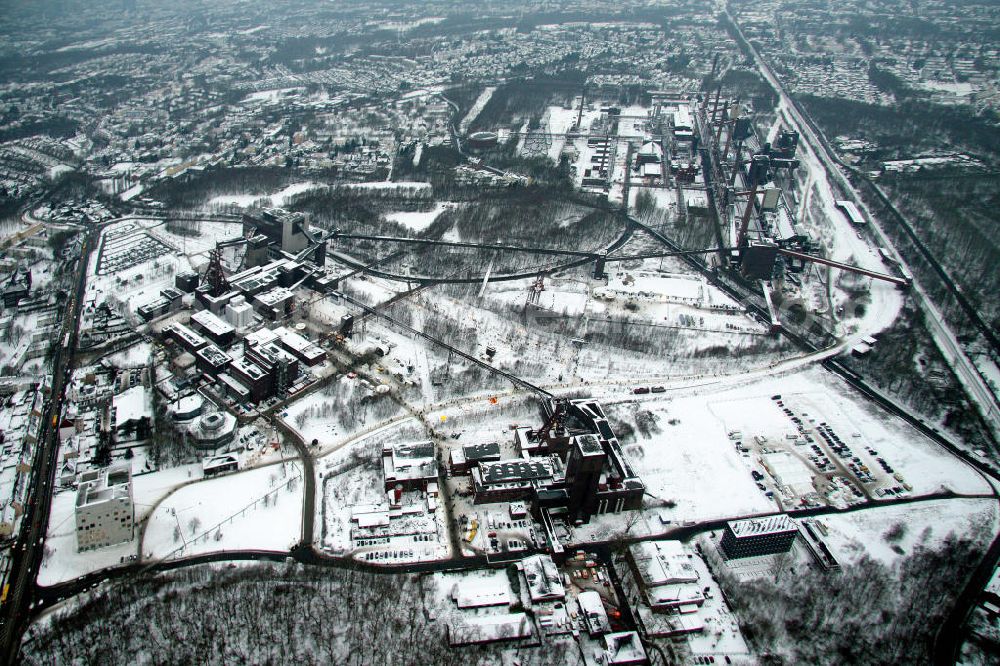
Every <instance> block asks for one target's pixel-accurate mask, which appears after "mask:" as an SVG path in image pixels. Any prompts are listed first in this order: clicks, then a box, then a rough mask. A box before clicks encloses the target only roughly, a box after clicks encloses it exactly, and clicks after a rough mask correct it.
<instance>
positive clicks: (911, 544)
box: [818, 499, 1000, 566]
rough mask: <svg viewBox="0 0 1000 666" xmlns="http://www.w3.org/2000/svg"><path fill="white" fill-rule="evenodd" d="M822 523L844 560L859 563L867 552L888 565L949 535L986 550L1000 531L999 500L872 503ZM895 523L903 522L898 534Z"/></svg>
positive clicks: (827, 539)
mask: <svg viewBox="0 0 1000 666" xmlns="http://www.w3.org/2000/svg"><path fill="white" fill-rule="evenodd" d="M818 521H819V522H820V523H822V524H823V526H825V527H826V529H827V531H828V533H827V535H826V536H824V537H823V540H824V541H826V544H827V545H828V546H829V547H830V550H831V551H833V554H834V555H835V556H836V557H837V558H838V559H839V560H841V562H856V561H858V560H859V559H860V558H861V557H862V556H865V555H868V556H870V557H872V558H874V559H876V560H879V561H881V562H884V563H885V564H888V565H890V566H891V565H892V564H894V563H895V562H897V561H898V560H899V559H900V558H901V557H902V556H903V555H909V554H910V553H912V552H913V550H914V549H915V548H916V547H918V546H926V547H928V548H934V547H937V546H940V545H941V544H942V543H943V542H944V540H945V539H946V538H947V537H948V535H949V534H954V535H956V536H959V537H966V538H972V539H974V540H975V541H976V542H977V543H979V545H980V546H981V547H983V548H986V547H987V546H988V545H989V543H990V541H992V539H993V537H994V536H995V535H996V533H997V530H998V529H1000V514H998V509H997V503H996V501H995V500H991V499H946V500H933V501H927V502H919V503H914V504H904V505H897V506H884V507H873V508H868V509H864V510H862V511H854V512H851V513H844V514H839V515H832V516H823V517H822V518H819V519H818ZM896 525H901V526H902V530H901V534H899V536H898V538H897V536H896V535H895V534H894V533H892V532H890V530H892V529H893V527H894V526H896ZM896 529H897V530H899V528H896ZM894 546H895V547H896V548H897V549H896V550H894Z"/></svg>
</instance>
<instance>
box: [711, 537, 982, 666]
mask: <svg viewBox="0 0 1000 666" xmlns="http://www.w3.org/2000/svg"><path fill="white" fill-rule="evenodd" d="M891 537H892V535H891V534H888V533H887V535H886V536H885V537H884V538H886V539H887V540H890V539H891ZM979 556H980V549H979V547H978V546H977V545H976V544H975V543H974V542H973V541H972V540H970V539H967V538H960V537H956V536H954V535H951V536H949V537H948V538H947V539H946V540H945V542H944V543H943V544H942V545H941V546H940V547H937V548H934V547H927V546H923V545H918V546H917V547H916V549H915V550H914V551H913V552H912V553H911V554H910V555H909V556H907V557H905V558H903V559H901V560H900V561H899V562H898V563H897V564H896V565H894V566H888V565H886V564H883V563H881V562H878V561H876V560H872V559H868V558H864V559H862V560H861V561H859V562H857V563H856V564H848V565H846V566H844V567H843V569H841V570H840V571H833V572H823V571H819V570H817V569H815V568H808V569H807V568H803V567H798V568H797V570H796V571H795V572H794V574H791V573H785V574H783V575H782V576H780V577H779V578H778V579H777V580H773V579H759V580H756V581H752V582H739V581H737V580H735V578H733V576H732V574H727V572H720V573H721V574H722V583H723V589H724V590H725V593H726V599H727V601H728V602H729V604H730V606H731V607H732V609H733V611H735V613H736V615H737V617H738V618H739V621H740V626H741V629H742V630H743V635H744V637H745V638H746V639H747V640H748V642H749V643H750V645H751V647H752V649H753V650H754V652H756V653H757V654H759V655H762V656H764V658H765V659H766V661H764V662H763V663H768V664H814V665H817V666H820V665H825V664H929V663H931V662H932V661H933V660H932V655H933V647H934V638H935V634H936V632H937V629H938V627H940V626H941V623H942V621H943V620H944V619H945V617H946V616H947V614H948V612H949V611H950V610H951V609H952V607H953V605H954V603H955V601H956V599H957V596H958V594H959V592H960V591H961V590H962V587H963V585H964V582H965V580H966V579H967V578H968V576H969V575H970V574H971V573H972V571H973V569H974V568H975V566H976V565H977V564H978V561H979Z"/></svg>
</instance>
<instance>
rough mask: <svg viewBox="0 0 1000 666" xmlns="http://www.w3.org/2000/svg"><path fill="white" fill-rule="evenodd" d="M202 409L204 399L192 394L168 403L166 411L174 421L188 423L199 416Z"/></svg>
mask: <svg viewBox="0 0 1000 666" xmlns="http://www.w3.org/2000/svg"><path fill="white" fill-rule="evenodd" d="M204 408H205V399H204V398H202V397H201V396H200V395H198V394H197V393H192V394H191V395H186V396H184V397H183V398H179V399H178V400H175V401H174V402H172V403H170V406H169V407H168V408H167V409H168V410H169V412H170V414H171V415H172V416H173V417H174V420H175V421H190V420H191V419H193V418H195V417H196V416H199V415H200V414H201V413H202V411H203V410H204Z"/></svg>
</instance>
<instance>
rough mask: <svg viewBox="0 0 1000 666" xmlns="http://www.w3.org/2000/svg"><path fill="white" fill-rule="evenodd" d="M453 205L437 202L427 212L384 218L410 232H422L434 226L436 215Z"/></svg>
mask: <svg viewBox="0 0 1000 666" xmlns="http://www.w3.org/2000/svg"><path fill="white" fill-rule="evenodd" d="M454 205H455V204H453V203H450V202H447V201H438V202H436V203H435V204H434V208H432V209H431V210H428V211H402V212H395V213H389V214H387V215H386V216H385V218H386V219H387V220H389V221H390V222H396V223H397V224H402V225H403V226H404V227H406V228H407V229H410V230H411V231H423V230H424V229H426V228H427V227H429V226H431V225H432V224H434V220H436V219H437V218H438V215H440V214H441V213H443V212H444V211H446V210H447V209H449V208H452V207H453V206H454Z"/></svg>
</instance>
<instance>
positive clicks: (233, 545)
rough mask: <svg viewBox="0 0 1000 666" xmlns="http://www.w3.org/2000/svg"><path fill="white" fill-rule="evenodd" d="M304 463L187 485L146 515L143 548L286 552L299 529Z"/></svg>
mask: <svg viewBox="0 0 1000 666" xmlns="http://www.w3.org/2000/svg"><path fill="white" fill-rule="evenodd" d="M302 488H303V482H302V466H301V465H299V464H298V463H294V462H287V463H283V464H280V465H270V466H268V467H261V468H257V469H254V470H250V471H246V472H240V473H236V474H230V475H227V476H222V477H220V478H217V479H211V480H205V481H202V482H200V483H193V484H191V485H188V486H185V487H183V488H181V489H180V490H178V491H177V492H175V493H173V494H172V495H170V496H169V497H168V498H167V499H165V500H164V501H163V502H161V503H160V505H159V506H158V507H157V508H156V511H155V512H154V513H153V515H152V516H151V517H150V519H149V524H148V525H147V526H146V532H145V536H144V538H143V544H142V550H143V554H144V555H145V557H147V558H157V559H160V558H164V559H165V558H171V557H186V556H190V555H200V554H203V553H216V552H223V551H232V550H271V551H286V550H288V549H289V548H291V547H292V546H293V545H295V543H297V542H298V540H299V537H300V535H301V529H302Z"/></svg>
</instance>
